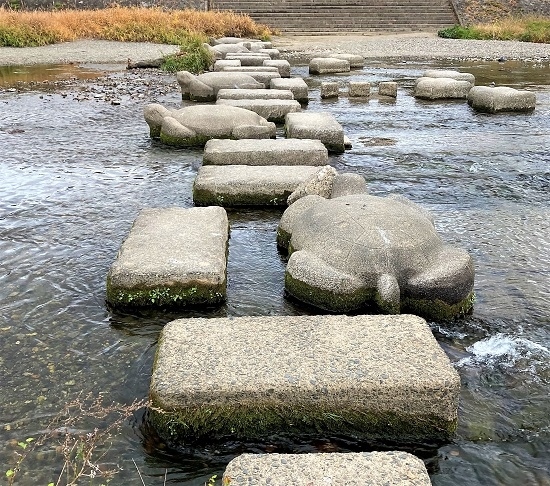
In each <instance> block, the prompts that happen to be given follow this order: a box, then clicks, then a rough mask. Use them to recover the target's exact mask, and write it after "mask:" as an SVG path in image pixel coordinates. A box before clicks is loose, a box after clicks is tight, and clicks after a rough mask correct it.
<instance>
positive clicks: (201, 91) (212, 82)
mask: <svg viewBox="0 0 550 486" xmlns="http://www.w3.org/2000/svg"><path fill="white" fill-rule="evenodd" d="M176 79H177V80H178V84H179V85H180V88H181V97H182V99H184V100H189V99H190V100H193V101H216V97H217V95H218V91H219V90H220V89H231V88H243V89H262V88H265V85H264V84H263V83H260V82H259V81H256V80H255V79H254V78H253V77H252V76H250V75H248V74H246V73H240V72H226V71H218V72H209V73H204V74H199V75H198V76H195V75H194V74H191V73H190V72H188V71H179V72H178V73H176Z"/></svg>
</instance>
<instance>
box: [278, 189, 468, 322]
mask: <svg viewBox="0 0 550 486" xmlns="http://www.w3.org/2000/svg"><path fill="white" fill-rule="evenodd" d="M277 242H278V245H279V246H280V247H282V248H287V249H288V252H289V255H290V257H289V260H288V264H287V268H286V275H285V287H286V290H287V292H288V293H289V294H291V295H292V296H294V297H295V298H297V299H299V300H301V301H304V302H306V303H308V304H312V305H315V306H317V307H320V308H322V309H326V310H329V311H333V312H346V311H352V310H356V309H360V308H362V307H365V306H368V305H376V306H377V307H378V309H379V310H381V311H383V312H386V313H392V314H397V313H400V312H412V313H415V314H419V315H422V316H424V317H427V318H432V319H441V318H450V317H454V316H456V315H458V314H461V313H465V312H468V311H470V310H471V308H472V305H473V285H474V265H473V261H472V258H471V257H470V255H469V254H468V253H467V252H466V251H464V250H461V249H457V248H453V247H451V246H449V245H447V244H445V243H444V242H443V241H442V240H441V238H440V236H439V235H438V234H437V232H436V229H435V227H434V223H433V219H432V217H431V216H430V214H429V213H428V212H427V211H425V210H424V209H422V208H421V207H420V206H417V205H416V204H414V203H412V202H411V201H409V200H408V199H406V198H404V197H399V196H398V197H385V198H384V197H376V196H370V195H367V194H357V195H349V196H342V197H338V198H335V199H324V198H322V197H319V196H314V195H311V196H306V197H304V198H302V199H299V200H298V201H297V202H295V203H294V204H292V205H291V206H289V208H287V210H286V211H285V213H284V214H283V217H282V219H281V222H280V224H279V228H278V232H277Z"/></svg>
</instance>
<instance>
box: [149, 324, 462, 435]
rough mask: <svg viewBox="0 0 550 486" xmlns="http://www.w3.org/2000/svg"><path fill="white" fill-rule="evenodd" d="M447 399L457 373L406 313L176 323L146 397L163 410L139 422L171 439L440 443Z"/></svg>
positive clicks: (454, 397)
mask: <svg viewBox="0 0 550 486" xmlns="http://www.w3.org/2000/svg"><path fill="white" fill-rule="evenodd" d="M205 353H207V354H208V359H207V360H206V359H205ZM459 393H460V378H459V375H458V373H457V371H456V370H455V369H454V367H453V366H452V364H451V362H450V361H449V359H448V358H447V356H446V355H445V353H444V352H443V350H442V349H441V348H440V346H439V345H438V343H437V341H436V340H435V338H434V337H433V335H432V332H431V330H430V328H429V326H428V325H427V323H426V321H424V319H421V318H420V317H417V316H412V315H400V316H368V315H359V316H345V315H317V316H263V317H235V318H211V319H180V320H176V321H172V322H170V323H169V324H167V325H166V326H165V327H164V329H163V331H162V334H161V336H160V339H159V343H158V348H157V354H156V359H155V364H154V368H153V375H152V379H151V387H150V398H151V401H152V406H153V407H155V408H158V409H160V410H162V411H165V412H166V413H161V412H155V411H154V410H152V414H151V420H152V423H153V424H154V425H155V426H156V428H157V429H158V431H159V432H160V434H161V436H163V437H166V438H167V439H168V440H172V441H175V442H178V441H181V440H185V439H200V438H201V437H208V438H209V440H210V439H213V438H217V437H222V436H226V437H227V436H232V437H237V438H258V437H264V438H265V437H266V436H270V435H272V434H282V435H290V436H303V435H306V434H312V435H316V436H319V435H323V436H324V435H326V434H332V433H334V434H338V435H339V436H353V437H358V438H366V439H381V438H383V439H385V440H396V441H400V442H405V441H406V442H415V441H431V440H440V439H443V440H448V439H449V438H450V437H451V436H452V435H453V433H454V431H455V429H456V424H457V408H458V400H459Z"/></svg>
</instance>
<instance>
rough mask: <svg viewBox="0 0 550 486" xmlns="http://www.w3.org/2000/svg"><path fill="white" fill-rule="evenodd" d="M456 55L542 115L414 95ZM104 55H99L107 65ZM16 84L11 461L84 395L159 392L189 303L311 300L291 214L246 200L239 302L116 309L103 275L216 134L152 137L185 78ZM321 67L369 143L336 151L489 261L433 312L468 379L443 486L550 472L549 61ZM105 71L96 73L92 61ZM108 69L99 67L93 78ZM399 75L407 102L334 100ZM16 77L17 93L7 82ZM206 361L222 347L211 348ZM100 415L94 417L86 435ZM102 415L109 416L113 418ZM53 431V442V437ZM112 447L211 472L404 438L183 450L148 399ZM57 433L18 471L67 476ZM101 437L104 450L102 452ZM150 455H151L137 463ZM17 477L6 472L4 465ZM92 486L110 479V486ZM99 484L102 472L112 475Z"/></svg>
mask: <svg viewBox="0 0 550 486" xmlns="http://www.w3.org/2000/svg"><path fill="white" fill-rule="evenodd" d="M428 67H429V68H439V67H445V68H448V67H450V68H454V69H459V70H462V71H467V72H471V73H473V74H474V75H476V78H477V84H489V83H491V82H495V83H496V84H505V85H508V86H513V87H516V88H522V89H529V90H533V91H535V92H536V93H537V107H536V110H535V111H534V112H533V113H531V114H501V115H484V114H476V113H475V112H473V111H472V110H471V109H470V108H469V107H468V106H467V104H466V103H465V102H462V101H461V102H457V101H450V102H425V101H418V100H415V99H414V98H413V97H412V96H411V88H412V85H413V82H414V79H415V78H416V77H418V76H420V74H421V73H422V71H423V70H424V69H425V68H428ZM92 71H93V69H92ZM95 72H96V73H97V74H96V75H93V76H90V77H89V78H88V79H78V78H79V76H80V74H79V73H73V72H71V75H70V76H69V78H68V79H67V80H64V81H63V80H61V81H59V80H56V81H54V82H52V83H48V82H46V83H43V82H42V81H41V80H40V79H38V80H36V81H34V84H32V85H28V84H27V85H20V84H17V83H16V84H14V85H13V86H15V87H11V88H10V87H5V88H4V89H3V91H2V92H1V93H0V102H1V106H2V110H1V112H0V113H1V114H0V147H1V148H2V151H1V153H2V155H3V157H2V160H1V162H0V181H1V185H0V312H1V315H0V317H1V321H0V348H1V354H0V380H1V387H2V391H3V393H2V394H1V396H0V464H2V465H3V466H4V465H5V469H7V468H8V467H9V466H12V465H14V462H15V460H14V458H15V456H14V453H13V451H14V450H18V448H19V449H20V447H19V446H18V445H17V442H19V441H22V440H23V441H24V440H25V439H26V438H27V437H38V436H40V434H41V432H42V431H43V430H44V429H45V428H46V427H47V426H48V423H49V422H50V420H51V418H52V417H54V416H55V415H56V414H57V413H58V412H59V411H60V410H61V409H62V408H63V406H64V404H65V403H67V402H68V401H70V400H72V399H74V398H75V397H77V396H78V395H79V393H84V394H87V393H92V394H94V395H97V394H98V393H103V394H104V395H105V397H106V398H107V400H108V401H115V402H118V403H131V402H132V401H133V400H134V399H142V398H146V396H147V392H148V386H149V379H150V376H151V367H152V361H153V357H154V352H155V346H156V341H157V339H158V335H159V332H160V330H161V329H162V326H163V325H164V324H165V323H166V322H169V321H170V320H172V319H174V318H177V317H186V316H198V315H200V316H207V317H208V316H241V315H296V314H308V313H311V312H313V311H312V309H310V308H308V307H305V306H301V305H299V304H297V303H296V302H293V301H291V300H289V299H287V298H286V297H285V295H284V268H285V257H284V255H281V254H279V253H278V251H277V248H276V243H275V235H276V226H277V223H278V220H279V218H280V215H281V211H279V210H254V209H246V210H231V211H229V218H230V223H231V239H230V247H229V263H228V300H227V304H226V305H224V306H222V307H221V308H219V309H216V310H203V311H182V312H172V313H167V312H152V311H147V312H137V313H128V314H126V313H119V312H114V311H112V310H110V309H108V308H107V306H106V305H105V277H106V274H107V271H108V268H109V266H110V265H111V263H112V262H113V260H114V258H115V255H116V252H117V251H118V248H119V246H120V244H121V242H122V240H123V239H124V238H125V236H126V235H127V233H128V231H129V228H130V226H131V224H132V222H133V220H134V219H135V217H136V216H137V214H138V212H139V210H140V209H141V208H143V207H166V206H182V207H190V206H192V198H191V187H192V183H193V180H194V177H195V175H196V172H197V168H198V167H199V166H200V163H201V151H200V150H176V149H173V148H167V147H164V146H162V145H160V144H158V143H156V142H154V141H151V140H150V138H149V136H148V130H147V125H146V124H145V122H144V121H143V117H142V109H143V106H144V105H145V104H146V103H148V102H151V101H159V102H161V103H164V104H166V105H171V106H177V105H178V104H179V103H180V95H179V93H178V90H177V86H176V83H175V79H174V78H175V77H174V76H173V75H164V74H159V73H156V72H153V71H142V72H136V73H130V74H128V73H124V72H110V73H106V72H105V70H102V69H101V67H97V68H96V70H95ZM293 74H294V75H301V76H304V77H305V78H306V81H307V82H308V84H309V85H310V88H311V91H310V97H311V101H310V104H309V106H308V110H324V111H328V112H330V113H333V114H334V115H335V116H336V118H337V119H338V121H339V122H340V123H341V124H342V125H343V127H344V130H345V132H346V134H347V135H348V136H349V138H350V139H351V141H352V144H353V148H352V149H351V150H350V151H347V152H346V153H345V154H343V155H340V156H333V157H331V163H332V165H334V167H336V168H337V169H338V170H346V171H351V172H356V173H358V174H361V175H363V176H364V177H365V178H366V179H367V183H368V187H369V191H370V192H371V194H374V195H388V194H391V193H399V194H403V195H405V196H407V197H408V198H410V199H411V200H413V201H415V202H417V203H419V204H421V205H422V206H424V207H425V208H427V209H428V210H430V211H431V212H432V213H433V215H434V217H435V221H436V227H437V229H438V231H439V233H440V234H441V236H442V237H443V239H444V240H446V241H447V242H449V243H451V244H453V245H456V246H459V247H462V248H465V249H466V250H467V251H469V252H470V253H471V254H472V256H473V257H474V260H475V265H476V283H475V290H476V296H477V300H476V304H475V308H474V312H473V314H472V315H471V316H467V317H466V318H464V319H460V320H456V321H450V322H444V323H430V325H431V327H432V330H433V332H434V334H435V336H436V337H437V339H438V341H439V342H440V344H441V345H442V347H443V348H444V350H445V351H446V353H447V354H448V356H449V357H450V359H451V361H452V362H453V364H454V365H455V366H456V368H457V370H458V371H459V373H460V376H461V380H462V392H461V404H460V410H459V427H458V432H457V436H456V439H455V440H454V441H452V442H451V443H449V444H445V445H443V446H439V447H435V448H434V447H433V446H431V445H426V446H425V447H421V446H418V445H417V446H415V448H413V449H410V448H409V449H408V448H407V446H403V447H404V448H405V449H406V450H411V452H413V453H417V454H418V455H420V456H421V457H422V459H423V460H425V462H426V464H427V466H428V469H429V472H430V476H431V479H432V482H433V484H434V485H453V486H455V485H456V486H458V485H463V484H469V485H476V486H477V485H495V486H496V485H510V486H512V485H514V486H515V485H520V484H521V485H545V486H548V485H550V462H549V461H548V457H550V426H549V419H548V417H550V400H549V398H550V397H549V385H550V364H549V363H550V318H549V315H550V253H549V248H550V218H549V216H550V196H549V193H550V170H549V167H550V165H549V163H550V66H549V64H548V61H547V60H546V61H545V60H538V61H536V62H530V63H525V62H518V61H513V60H503V62H496V61H459V60H455V61H444V60H439V61H431V62H420V61H413V60H410V61H408V60H400V61H388V60H377V59H371V60H370V61H369V62H368V66H367V67H366V68H364V69H363V70H359V71H352V72H351V73H350V74H346V75H334V76H323V77H322V78H321V77H315V78H310V77H309V75H308V73H307V67H305V66H303V65H296V66H294V67H293ZM87 76H88V73H87V74H86V77H87ZM96 76H100V77H99V78H96ZM321 79H322V80H324V81H338V82H339V83H341V86H342V90H343V91H345V87H346V83H347V82H348V81H350V80H354V81H359V80H368V81H371V82H373V83H376V82H378V81H382V80H395V81H397V82H398V83H399V92H398V97H397V100H395V101H391V100H382V99H380V100H378V99H371V100H370V101H367V100H353V99H348V98H347V97H346V96H341V97H340V99H339V100H336V101H327V100H321V99H320V96H319V83H320V81H321ZM10 89H11V90H10ZM204 358H205V366H207V363H208V356H207V355H205V357H204ZM95 426H98V424H97V423H96V422H94V421H93V420H83V421H82V423H80V424H79V425H78V427H80V428H81V430H80V433H83V434H85V433H89V432H90V431H92V430H93V427H95ZM99 426H105V424H101V423H100V424H99ZM54 442H55V441H54ZM110 442H112V445H111V446H110V449H109V450H105V452H106V455H105V457H103V458H102V459H101V461H102V462H103V463H106V464H118V465H119V466H120V467H121V468H122V470H121V471H120V472H119V473H118V474H117V475H116V476H115V477H114V479H113V481H112V484H141V483H140V481H139V476H138V473H137V468H138V469H139V471H140V472H141V474H142V475H143V477H144V481H145V483H146V484H147V485H161V484H163V481H164V474H165V472H166V473H167V478H168V480H167V484H174V485H176V484H177V485H203V484H204V483H205V482H207V481H208V479H209V478H210V477H211V476H212V475H213V474H218V476H221V473H222V472H223V469H224V467H225V465H226V464H227V462H228V461H229V460H230V459H231V458H232V457H234V456H235V455H236V454H238V453H240V452H242V451H252V452H260V451H266V452H272V451H277V452H279V451H285V452H288V451H299V452H304V451H326V452H329V451H350V450H353V451H356V450H364V449H366V448H372V449H376V448H392V447H395V445H394V444H358V443H356V442H354V441H353V440H350V439H349V438H348V439H346V438H342V437H318V438H316V439H315V440H309V441H304V442H290V443H289V442H288V441H284V440H280V441H278V440H277V438H276V437H275V438H269V439H266V441H265V442H263V443H254V444H241V443H224V444H201V445H198V446H188V447H182V448H181V449H179V450H169V449H167V448H166V447H165V446H164V444H163V443H162V442H161V441H160V440H159V439H158V438H157V437H155V434H154V431H151V430H150V429H149V428H148V427H147V424H146V421H145V420H144V415H143V412H142V411H141V410H140V411H137V413H136V414H134V415H133V416H132V417H131V418H130V419H128V420H126V421H125V422H124V424H123V427H122V428H121V430H120V431H119V432H117V433H116V434H115V435H114V436H113V438H112V440H111V441H110ZM54 446H55V444H50V446H49V448H45V449H44V450H42V449H41V452H40V454H35V455H32V456H29V458H28V459H26V460H25V461H24V463H23V464H22V472H21V475H20V476H19V479H18V483H17V484H22V485H24V484H28V485H35V484H48V482H50V481H53V482H55V481H56V480H57V476H58V474H59V473H60V471H61V467H62V461H60V460H59V456H58V455H56V452H55V447H54ZM98 450H103V449H101V448H98ZM133 461H135V464H136V465H135V466H134V463H133ZM0 473H2V474H3V471H0ZM94 484H95V483H94ZM97 484H101V483H100V482H97Z"/></svg>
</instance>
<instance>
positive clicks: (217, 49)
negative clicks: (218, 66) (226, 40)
mask: <svg viewBox="0 0 550 486" xmlns="http://www.w3.org/2000/svg"><path fill="white" fill-rule="evenodd" d="M203 47H205V48H206V49H207V50H208V51H209V52H210V53H211V54H213V56H214V58H215V59H225V57H226V56H227V54H230V53H233V54H234V53H246V52H248V50H247V49H246V48H245V47H243V46H242V45H238V44H216V45H215V46H211V45H209V44H206V43H204V44H203Z"/></svg>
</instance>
